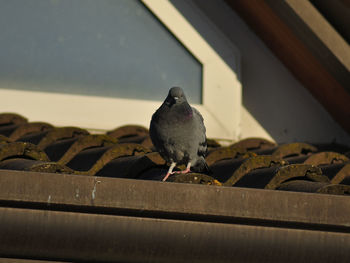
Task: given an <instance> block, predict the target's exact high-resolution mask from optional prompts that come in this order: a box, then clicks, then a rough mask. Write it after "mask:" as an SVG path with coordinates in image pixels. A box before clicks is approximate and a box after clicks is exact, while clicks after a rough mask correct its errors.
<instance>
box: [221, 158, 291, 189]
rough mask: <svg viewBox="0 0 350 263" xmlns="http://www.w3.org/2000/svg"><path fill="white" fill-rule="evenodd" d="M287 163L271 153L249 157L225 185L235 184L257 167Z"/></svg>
mask: <svg viewBox="0 0 350 263" xmlns="http://www.w3.org/2000/svg"><path fill="white" fill-rule="evenodd" d="M285 164H287V162H286V161H284V160H282V159H281V158H277V157H274V156H271V155H259V156H255V157H252V158H249V159H247V160H246V161H245V162H243V163H242V164H241V166H240V167H239V168H238V169H237V170H236V171H235V172H234V173H233V175H232V176H231V177H230V178H229V179H228V180H227V181H226V182H225V183H224V185H225V186H234V185H235V183H237V182H238V181H239V180H240V179H241V178H242V177H243V176H245V175H246V174H247V173H250V172H252V171H253V170H255V169H260V168H269V167H273V166H282V165H285Z"/></svg>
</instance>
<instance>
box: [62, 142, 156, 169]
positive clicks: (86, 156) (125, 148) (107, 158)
mask: <svg viewBox="0 0 350 263" xmlns="http://www.w3.org/2000/svg"><path fill="white" fill-rule="evenodd" d="M150 152H151V151H150V150H149V149H148V148H146V147H143V146H141V145H140V144H135V143H123V144H115V145H113V146H107V147H95V148H91V149H86V150H83V151H81V152H80V153H79V154H77V155H76V156H75V157H74V158H73V159H72V160H71V161H70V162H69V163H67V166H68V167H70V168H72V169H73V170H75V171H76V172H79V173H80V174H85V175H95V174H97V173H98V172H99V171H100V170H101V169H102V168H103V167H105V166H106V165H107V164H108V163H109V162H111V161H112V160H114V159H117V158H119V157H126V156H138V155H144V154H146V153H150ZM134 168H135V167H134ZM135 169H136V168H135Z"/></svg>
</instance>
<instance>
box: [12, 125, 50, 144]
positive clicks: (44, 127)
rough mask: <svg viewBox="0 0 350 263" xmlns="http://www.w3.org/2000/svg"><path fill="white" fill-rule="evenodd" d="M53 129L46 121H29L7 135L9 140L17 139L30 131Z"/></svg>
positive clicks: (37, 131)
mask: <svg viewBox="0 0 350 263" xmlns="http://www.w3.org/2000/svg"><path fill="white" fill-rule="evenodd" d="M51 129H53V126H52V125H51V124H49V123H46V122H29V123H24V124H21V125H19V126H18V127H17V128H16V129H15V130H14V131H13V132H12V133H11V135H10V136H9V138H10V140H12V141H17V140H18V139H20V138H21V137H23V136H24V135H28V134H30V133H39V132H46V131H49V130H51Z"/></svg>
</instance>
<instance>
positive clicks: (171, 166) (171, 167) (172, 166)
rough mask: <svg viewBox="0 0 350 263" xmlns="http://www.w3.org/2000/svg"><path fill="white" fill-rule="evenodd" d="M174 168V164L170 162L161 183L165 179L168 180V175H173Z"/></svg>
mask: <svg viewBox="0 0 350 263" xmlns="http://www.w3.org/2000/svg"><path fill="white" fill-rule="evenodd" d="M175 166H176V163H174V162H172V163H171V165H170V167H169V170H168V172H167V174H166V175H165V177H164V178H163V182H164V181H166V179H168V177H169V175H171V174H173V173H174V172H173V169H174V168H175Z"/></svg>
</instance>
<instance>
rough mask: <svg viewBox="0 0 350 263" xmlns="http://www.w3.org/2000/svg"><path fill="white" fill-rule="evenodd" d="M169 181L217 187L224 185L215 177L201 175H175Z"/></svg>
mask: <svg viewBox="0 0 350 263" xmlns="http://www.w3.org/2000/svg"><path fill="white" fill-rule="evenodd" d="M168 181H169V182H175V183H190V184H205V185H217V186H221V185H222V183H220V182H219V181H218V180H216V179H214V178H213V177H211V176H209V175H206V174H200V173H187V174H175V175H172V176H170V177H169V179H168Z"/></svg>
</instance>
